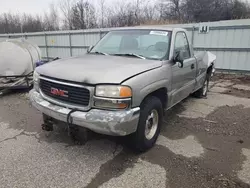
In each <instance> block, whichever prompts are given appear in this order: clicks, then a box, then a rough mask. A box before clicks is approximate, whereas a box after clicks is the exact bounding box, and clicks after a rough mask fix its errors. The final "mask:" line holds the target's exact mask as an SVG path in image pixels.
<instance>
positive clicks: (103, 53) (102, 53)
mask: <svg viewBox="0 0 250 188" xmlns="http://www.w3.org/2000/svg"><path fill="white" fill-rule="evenodd" d="M90 53H91V54H101V55H109V54H107V53H105V52H98V51H96V52H90Z"/></svg>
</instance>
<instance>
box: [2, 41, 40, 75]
mask: <svg viewBox="0 0 250 188" xmlns="http://www.w3.org/2000/svg"><path fill="white" fill-rule="evenodd" d="M40 60H41V51H40V49H39V47H38V46H37V45H36V44H33V43H31V42H30V41H28V40H26V39H9V40H6V41H2V42H0V76H14V75H15V76H19V75H26V74H29V73H30V72H32V71H33V70H34V68H35V66H36V62H38V61H40Z"/></svg>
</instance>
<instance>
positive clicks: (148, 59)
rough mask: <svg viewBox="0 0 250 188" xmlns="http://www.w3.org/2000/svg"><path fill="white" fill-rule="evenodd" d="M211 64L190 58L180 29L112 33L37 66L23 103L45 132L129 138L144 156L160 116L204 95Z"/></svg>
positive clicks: (205, 58) (207, 58)
mask: <svg viewBox="0 0 250 188" xmlns="http://www.w3.org/2000/svg"><path fill="white" fill-rule="evenodd" d="M214 57H215V56H213V55H212V54H210V53H209V52H202V53H200V54H198V55H196V56H195V55H194V52H193V48H192V46H191V45H190V42H189V41H188V37H187V33H186V30H184V29H180V28H165V27H146V28H144V27H139V28H128V29H116V30H114V31H110V32H109V33H108V34H106V35H105V36H104V37H103V38H102V39H101V40H100V41H99V42H98V43H97V44H96V45H95V46H94V47H90V48H89V50H88V53H86V54H85V55H83V56H80V57H73V58H68V59H61V60H57V61H54V62H51V63H48V64H46V65H43V66H40V67H38V68H37V69H36V70H35V72H34V88H33V90H31V91H30V93H29V96H30V100H31V102H32V104H33V106H35V107H36V108H37V109H38V110H40V111H41V112H42V113H43V115H44V116H43V117H44V122H45V123H44V127H43V128H44V129H46V130H52V128H53V124H54V123H55V122H58V121H60V122H67V124H68V127H69V129H70V130H77V127H78V128H79V127H83V128H86V129H87V130H92V131H94V132H97V133H101V134H106V135H113V136H128V135H129V137H130V141H131V142H132V143H133V144H132V145H133V147H134V148H135V149H136V150H138V151H146V150H148V149H149V148H151V147H152V146H153V145H154V144H155V142H156V140H157V138H158V135H159V133H160V127H161V122H162V119H163V116H164V111H165V110H168V109H170V108H171V107H173V106H174V105H176V104H177V103H179V102H180V101H182V100H183V99H185V98H186V97H188V96H189V95H190V94H194V95H195V96H197V97H204V96H206V95H207V91H208V83H209V79H210V77H211V75H212V74H213V72H214V61H215V59H216V58H214ZM72 132H73V131H72Z"/></svg>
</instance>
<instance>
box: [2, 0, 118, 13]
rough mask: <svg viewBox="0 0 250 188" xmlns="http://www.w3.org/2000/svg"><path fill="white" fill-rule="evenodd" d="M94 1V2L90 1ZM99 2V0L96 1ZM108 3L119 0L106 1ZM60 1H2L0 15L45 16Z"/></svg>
mask: <svg viewBox="0 0 250 188" xmlns="http://www.w3.org/2000/svg"><path fill="white" fill-rule="evenodd" d="M90 1H93V0H90ZM94 1H98V0H94ZM106 1H107V2H109V3H110V2H112V1H118V0H106ZM58 2H60V0H0V14H1V13H4V12H12V13H24V12H25V13H29V14H33V15H35V14H41V15H42V14H43V13H44V11H48V9H49V5H50V4H51V3H54V4H58Z"/></svg>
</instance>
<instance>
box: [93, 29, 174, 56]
mask: <svg viewBox="0 0 250 188" xmlns="http://www.w3.org/2000/svg"><path fill="white" fill-rule="evenodd" d="M170 38H171V32H170V31H162V30H161V31H160V30H138V29H137V30H120V31H111V32H109V33H108V34H107V35H106V36H105V37H103V38H102V40H101V41H100V42H98V43H97V45H96V46H95V47H94V48H93V49H92V50H91V52H90V53H95V54H97V53H98V54H103V55H117V56H129V57H134V58H142V59H156V60H162V59H163V58H166V59H168V54H169V48H170V45H169V44H170Z"/></svg>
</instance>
